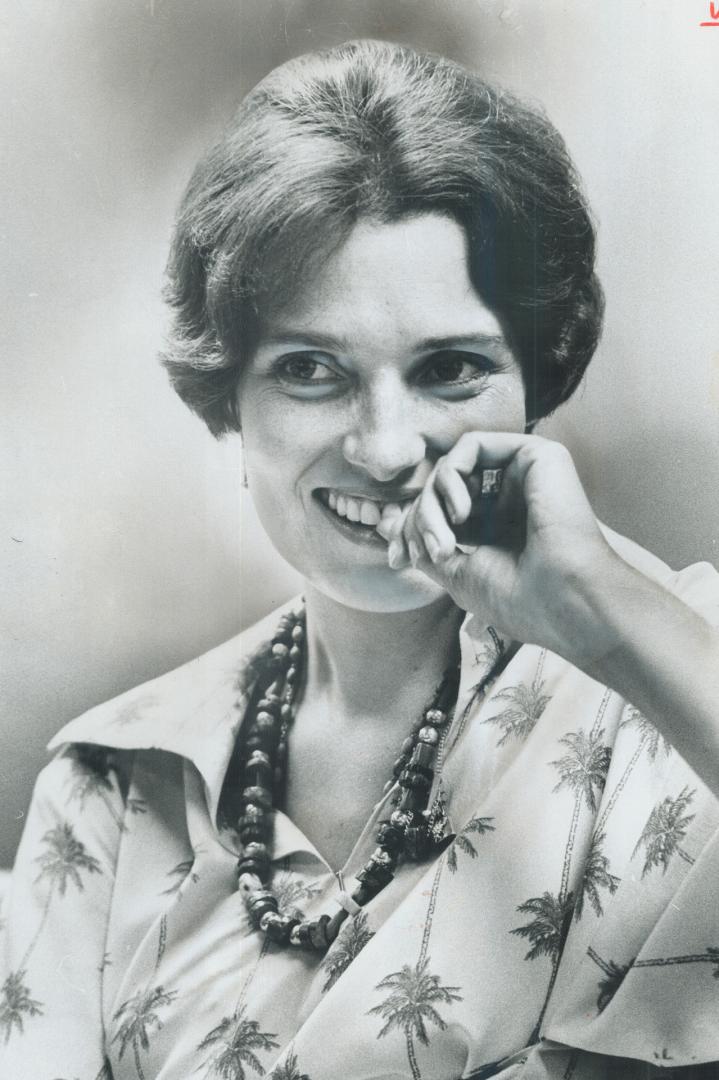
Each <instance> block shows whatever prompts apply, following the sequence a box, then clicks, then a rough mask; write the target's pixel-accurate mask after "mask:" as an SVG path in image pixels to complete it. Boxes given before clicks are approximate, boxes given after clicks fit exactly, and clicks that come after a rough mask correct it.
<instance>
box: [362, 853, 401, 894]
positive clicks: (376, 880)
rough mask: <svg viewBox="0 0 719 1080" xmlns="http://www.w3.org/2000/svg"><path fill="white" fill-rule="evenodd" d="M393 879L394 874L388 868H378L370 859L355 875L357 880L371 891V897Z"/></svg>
mask: <svg viewBox="0 0 719 1080" xmlns="http://www.w3.org/2000/svg"><path fill="white" fill-rule="evenodd" d="M393 877H394V872H393V870H392V868H391V867H389V866H379V865H378V864H377V863H376V862H373V861H372V859H371V858H370V859H369V860H368V861H367V862H366V863H365V865H364V866H363V867H362V869H361V870H360V871H359V873H358V874H357V880H358V881H361V882H362V884H363V885H366V886H368V888H370V889H372V890H373V895H375V893H377V892H379V890H380V889H383V888H384V887H385V885H389V883H390V881H391V880H392V878H393Z"/></svg>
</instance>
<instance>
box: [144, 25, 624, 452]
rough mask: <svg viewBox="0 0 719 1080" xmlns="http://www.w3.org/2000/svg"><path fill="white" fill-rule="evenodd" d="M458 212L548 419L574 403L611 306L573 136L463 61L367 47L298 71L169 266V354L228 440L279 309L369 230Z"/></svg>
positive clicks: (182, 216) (486, 295)
mask: <svg viewBox="0 0 719 1080" xmlns="http://www.w3.org/2000/svg"><path fill="white" fill-rule="evenodd" d="M428 211H435V212H440V213H446V214H449V215H451V216H452V217H453V218H454V219H455V220H456V221H457V222H458V223H459V224H460V225H461V226H462V228H463V229H464V231H465V234H466V236H467V239H468V249H469V264H470V265H469V271H470V276H471V279H472V281H473V284H474V287H475V288H476V290H477V292H478V294H479V296H480V297H481V298H482V300H483V301H484V302H485V303H486V304H487V305H488V306H489V307H490V308H491V309H492V310H493V311H494V312H495V313H496V315H497V316H498V318H499V319H500V321H501V322H502V325H503V327H504V329H505V333H506V334H507V336H508V339H509V341H510V343H511V345H512V347H513V349H514V350H515V353H516V355H517V357H518V359H519V361H520V363H521V366H522V371H523V376H524V384H525V391H526V399H527V413H528V417H529V419H530V421H535V420H537V419H539V418H540V417H542V416H546V415H547V414H548V413H550V412H552V411H553V410H554V409H556V408H557V406H558V405H560V404H561V403H562V402H563V401H566V399H567V398H568V397H569V396H570V395H571V394H572V393H573V391H574V390H575V389H576V387H577V385H578V383H579V382H580V380H581V378H582V376H583V374H584V371H585V369H586V367H587V364H588V363H589V360H590V359H591V357H592V354H593V352H594V350H595V348H596V344H597V340H598V337H599V332H600V328H601V322H602V314H603V298H602V290H601V286H600V284H599V282H598V280H597V277H596V275H595V273H594V256H595V234H594V228H593V225H592V221H591V218H590V215H589V211H588V208H587V205H586V201H585V199H584V196H583V194H582V190H581V186H580V183H579V179H578V177H577V174H576V172H575V170H574V168H573V165H572V162H571V161H570V159H569V156H568V154H567V151H566V148H565V145H564V143H563V141H562V138H561V136H560V135H559V134H558V132H557V131H556V130H555V128H554V127H553V126H552V125H551V124H550V123H549V121H548V120H547V119H546V117H544V116H543V115H542V114H541V113H540V112H538V111H536V110H534V109H530V108H528V107H527V106H525V105H524V104H522V103H520V102H518V101H517V100H516V99H515V98H513V97H511V96H510V95H509V94H507V93H505V92H503V91H501V90H498V89H497V88H495V87H492V86H489V85H488V84H487V83H485V82H483V81H482V80H481V79H480V78H479V77H478V76H477V75H475V74H474V73H473V72H471V71H469V70H467V69H465V68H463V67H461V66H460V65H459V64H456V63H454V62H452V61H450V60H447V59H444V58H442V57H439V56H435V55H432V54H426V53H419V52H416V51H415V50H413V49H410V48H407V47H405V46H400V45H393V44H389V43H385V42H379V41H353V42H348V43H346V44H344V45H340V46H338V47H336V48H332V49H328V50H326V51H322V52H318V53H310V54H307V55H304V56H300V57H298V58H297V59H294V60H290V61H289V62H287V63H285V64H283V65H282V66H281V67H278V68H276V69H275V70H274V71H272V72H270V74H269V75H268V76H267V77H266V78H265V79H263V80H262V82H261V83H259V84H258V85H257V86H256V87H255V89H254V90H253V91H252V92H251V93H250V94H249V95H248V96H247V97H246V98H245V99H244V101H243V102H242V104H241V106H240V108H239V111H238V112H237V114H236V116H235V118H234V121H233V122H232V123H231V125H230V126H229V128H228V130H227V132H226V134H225V135H224V137H223V138H222V139H221V141H220V142H219V143H218V144H217V145H216V146H215V147H214V149H212V150H211V151H210V153H209V154H208V155H207V156H206V157H205V158H204V159H203V160H202V161H201V162H200V164H199V165H198V166H197V168H196V170H195V172H194V175H193V177H192V179H191V181H190V184H189V186H188V188H187V191H186V193H185V195H184V198H183V200H182V203H181V205H180V212H179V216H178V221H177V226H176V231H175V237H174V242H173V245H172V250H171V254H170V259H169V263H168V268H167V288H166V297H167V300H168V301H169V303H170V305H171V307H172V309H173V319H172V323H171V327H170V333H169V337H168V344H167V348H166V350H165V352H164V354H163V356H162V360H163V363H164V364H165V366H166V367H167V369H168V371H169V373H170V377H171V380H172V383H173V385H174V387H175V389H176V390H177V392H178V394H179V395H180V397H181V398H182V399H183V400H184V401H185V402H186V403H187V405H188V406H189V407H190V408H191V409H193V410H194V411H195V412H196V413H198V414H199V415H200V416H201V417H202V418H203V420H204V421H205V423H206V424H207V426H208V427H209V429H210V431H212V432H213V434H215V435H221V434H223V433H224V432H228V431H233V430H234V431H237V430H239V429H240V417H239V415H238V405H237V393H236V390H237V383H238V378H239V373H240V370H241V366H242V364H243V362H244V360H245V358H246V357H247V356H248V355H249V354H250V353H251V351H252V349H253V347H254V345H255V343H256V341H257V337H258V333H259V331H260V326H261V317H262V313H263V312H266V311H267V310H268V309H269V307H271V305H272V304H273V302H276V301H278V300H280V299H285V300H286V299H288V298H292V297H294V296H296V295H297V294H298V292H299V290H300V288H301V287H302V285H303V284H304V283H305V282H306V281H307V278H308V275H311V274H312V273H313V268H314V267H316V266H319V265H320V262H321V260H323V259H324V258H326V257H327V255H328V254H329V253H330V252H331V251H333V250H336V249H337V247H338V246H340V245H341V244H342V242H343V241H344V240H345V239H346V238H347V236H348V234H349V232H350V230H351V229H352V227H353V226H354V224H355V223H356V222H357V221H358V220H360V219H362V218H370V219H372V220H375V221H379V222H392V221H396V220H397V219H399V218H401V217H403V216H406V215H410V214H417V213H425V212H428Z"/></svg>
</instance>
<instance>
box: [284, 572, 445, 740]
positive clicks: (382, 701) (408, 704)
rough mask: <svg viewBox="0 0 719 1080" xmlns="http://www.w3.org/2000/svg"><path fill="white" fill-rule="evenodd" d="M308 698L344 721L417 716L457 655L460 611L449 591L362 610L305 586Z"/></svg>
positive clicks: (306, 686)
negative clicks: (420, 603) (407, 604)
mask: <svg viewBox="0 0 719 1080" xmlns="http://www.w3.org/2000/svg"><path fill="white" fill-rule="evenodd" d="M305 597H306V604H307V672H306V684H305V690H304V695H303V696H304V698H305V700H310V701H318V700H324V701H325V702H327V704H328V705H329V706H331V708H332V709H333V710H335V712H336V714H337V715H339V716H342V717H343V718H345V719H346V720H351V719H354V718H357V719H367V718H368V717H371V716H376V717H385V716H387V715H389V714H395V705H396V703H398V702H402V703H403V704H404V708H403V709H402V712H404V711H408V712H409V714H410V715H413V714H414V712H415V711H417V710H418V709H419V708H421V707H422V704H423V703H424V702H425V701H426V700H427V698H428V697H429V696H431V693H432V691H433V690H434V688H435V687H436V685H437V683H438V682H439V680H440V678H441V676H442V674H443V672H444V671H445V670H446V668H447V667H448V665H449V664H450V663H451V662H452V660H453V659H454V658H455V657H456V655H457V634H458V631H459V626H460V623H461V621H462V617H463V612H461V611H460V609H459V608H458V607H457V606H456V605H455V604H454V602H453V601H452V600H451V598H450V597H449V596H444V597H441V598H440V599H439V600H437V601H435V602H433V603H432V604H430V605H428V606H426V607H422V608H418V609H416V610H414V611H400V612H389V613H385V612H371V611H357V610H355V609H353V608H348V607H345V606H344V605H343V604H339V603H338V602H337V601H335V600H332V599H331V598H329V597H327V596H325V595H323V594H322V593H319V592H317V591H316V590H314V589H313V588H312V586H310V585H308V586H307V588H306V590H305Z"/></svg>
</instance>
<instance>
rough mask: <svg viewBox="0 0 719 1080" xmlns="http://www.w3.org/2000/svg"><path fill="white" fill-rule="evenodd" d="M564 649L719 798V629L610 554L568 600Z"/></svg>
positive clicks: (565, 652)
mask: <svg viewBox="0 0 719 1080" xmlns="http://www.w3.org/2000/svg"><path fill="white" fill-rule="evenodd" d="M564 637H565V641H566V643H567V644H566V647H565V648H563V649H562V651H563V653H564V655H565V656H566V657H567V658H568V659H570V660H572V662H573V663H575V664H576V665H577V666H578V667H580V668H581V669H582V670H583V671H585V672H586V673H587V674H588V675H590V676H591V677H592V678H594V679H596V680H597V681H599V682H602V683H605V684H606V685H607V686H610V687H612V689H614V690H616V691H617V692H618V693H620V694H621V695H622V696H623V697H625V698H626V699H627V701H630V702H631V703H632V704H633V705H634V706H635V707H636V708H637V709H639V710H640V711H641V712H642V713H644V714H645V715H646V716H647V718H648V719H650V720H651V721H652V722H653V723H654V724H655V725H656V727H657V728H658V729H659V730H660V731H661V733H662V734H663V735H664V736H665V737H666V738H667V739H668V740H669V741H670V742H671V743H672V744H673V746H675V747H676V749H677V750H678V751H679V753H680V754H681V755H682V757H684V759H685V760H686V761H687V762H688V764H689V765H690V766H691V767H692V768H693V769H694V771H695V772H696V773H697V775H698V776H699V777H700V778H701V779H702V780H703V781H704V782H705V783H706V784H707V786H708V787H709V788H710V789H711V790H712V791H713V792H714V794H715V795H717V797H719V633H718V632H717V630H716V629H714V628H713V627H712V626H710V625H709V624H708V623H707V622H706V621H705V620H704V619H703V618H702V617H701V616H700V615H698V614H697V613H696V612H695V611H694V610H692V608H690V607H688V606H687V605H686V604H684V603H683V602H682V601H681V600H679V599H678V598H677V597H676V596H674V595H673V594H672V593H670V592H669V591H668V590H666V589H664V588H663V587H662V586H661V585H658V584H657V583H656V582H654V581H652V580H651V579H649V578H647V577H645V576H644V575H643V574H641V573H640V572H639V571H637V570H635V569H634V568H632V567H630V566H629V565H628V564H627V563H625V562H624V561H623V560H622V559H621V558H619V556H615V555H612V557H611V559H610V560H608V563H607V566H606V567H605V568H604V569H603V571H602V572H601V573H600V574H597V575H596V576H593V577H592V578H591V579H590V580H589V581H585V584H584V586H583V588H582V589H581V592H580V596H579V598H578V601H573V602H572V603H571V604H569V605H568V606H567V611H566V619H565V629H564Z"/></svg>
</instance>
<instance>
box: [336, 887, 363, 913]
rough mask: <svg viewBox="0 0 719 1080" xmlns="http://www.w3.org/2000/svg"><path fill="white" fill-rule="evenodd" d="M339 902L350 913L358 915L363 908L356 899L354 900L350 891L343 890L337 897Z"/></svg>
mask: <svg viewBox="0 0 719 1080" xmlns="http://www.w3.org/2000/svg"><path fill="white" fill-rule="evenodd" d="M337 903H338V904H339V906H340V907H341V908H344V909H345V911H346V912H347V914H348V915H358V914H359V913H360V911H361V910H362V908H361V907H360V906H359V904H358V903H357V901H356V900H353V899H352V897H351V896H350V894H349V893H348V892H341V893H340V894H339V896H338V897H337Z"/></svg>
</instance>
